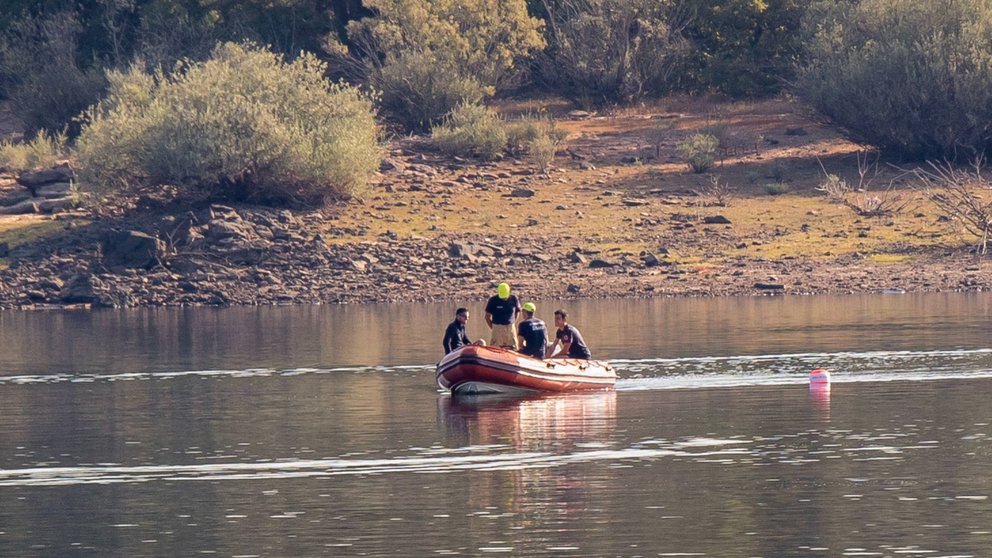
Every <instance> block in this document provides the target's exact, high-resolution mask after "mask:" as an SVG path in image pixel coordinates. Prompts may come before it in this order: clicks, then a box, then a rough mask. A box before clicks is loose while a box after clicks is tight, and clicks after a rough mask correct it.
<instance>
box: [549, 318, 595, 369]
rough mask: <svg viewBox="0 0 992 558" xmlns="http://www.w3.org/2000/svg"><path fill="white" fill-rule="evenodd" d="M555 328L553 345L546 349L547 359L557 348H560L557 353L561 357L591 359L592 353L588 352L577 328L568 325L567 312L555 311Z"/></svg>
mask: <svg viewBox="0 0 992 558" xmlns="http://www.w3.org/2000/svg"><path fill="white" fill-rule="evenodd" d="M555 327H556V328H558V331H556V332H555V343H554V344H553V345H551V347H549V348H548V355H547V356H548V358H550V357H552V356H553V355H554V354H555V349H557V348H558V347H559V346H560V347H561V348H560V349H559V351H558V352H559V354H560V355H561V356H563V357H568V358H582V359H586V360H589V359H591V358H592V353H590V352H589V347H587V346H586V342H585V340H584V339H582V334H581V333H579V330H578V328H576V327H575V326H573V325H571V324H569V323H568V312H566V311H564V310H555Z"/></svg>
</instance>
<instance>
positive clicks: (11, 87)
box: [0, 12, 106, 135]
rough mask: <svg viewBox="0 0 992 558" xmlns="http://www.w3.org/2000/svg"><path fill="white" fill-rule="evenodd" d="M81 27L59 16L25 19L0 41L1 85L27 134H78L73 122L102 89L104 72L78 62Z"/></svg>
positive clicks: (69, 17) (64, 15) (66, 15)
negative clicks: (50, 131)
mask: <svg viewBox="0 0 992 558" xmlns="http://www.w3.org/2000/svg"><path fill="white" fill-rule="evenodd" d="M81 32H82V26H81V24H80V23H79V20H78V19H77V18H76V16H75V15H73V14H72V13H69V12H60V13H56V14H53V15H51V16H46V17H27V18H25V19H21V20H18V21H17V22H15V23H14V24H13V25H12V26H11V27H10V28H9V29H7V31H6V32H5V33H4V34H3V35H2V36H0V86H2V88H3V93H4V94H5V95H6V96H7V97H8V98H9V99H10V100H11V102H12V103H13V105H14V108H15V110H17V113H18V116H19V117H20V118H21V119H22V120H23V121H24V123H25V125H26V126H27V127H28V129H29V130H63V129H65V128H66V126H67V125H68V126H69V131H70V133H71V134H73V135H74V134H75V133H76V132H77V131H78V129H77V127H76V124H75V123H74V122H73V118H75V117H76V116H77V115H79V114H80V113H81V112H82V111H83V110H85V109H86V107H87V106H89V105H91V104H93V103H95V102H96V101H97V100H98V99H99V98H100V95H101V94H103V91H104V90H105V88H106V80H105V79H104V76H103V71H102V70H100V69H99V68H96V67H89V68H86V67H83V66H81V65H80V64H79V62H78V60H77V46H78V37H79V35H80V33H81Z"/></svg>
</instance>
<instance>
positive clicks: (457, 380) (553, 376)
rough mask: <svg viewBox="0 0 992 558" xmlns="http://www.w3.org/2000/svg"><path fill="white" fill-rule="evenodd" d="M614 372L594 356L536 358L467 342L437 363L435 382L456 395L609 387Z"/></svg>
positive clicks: (614, 381) (612, 383)
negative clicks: (581, 357) (580, 357)
mask: <svg viewBox="0 0 992 558" xmlns="http://www.w3.org/2000/svg"><path fill="white" fill-rule="evenodd" d="M616 381H617V373H616V371H615V370H614V369H613V367H612V366H610V365H609V364H606V363H605V362H600V361H597V360H579V359H571V358H552V359H546V360H538V359H536V358H531V357H529V356H526V355H522V354H520V353H518V352H515V351H511V350H509V349H502V348H498V347H487V346H480V345H468V346H465V347H462V348H460V349H457V350H455V351H452V352H451V353H448V354H447V355H445V357H444V358H443V359H441V362H439V363H438V365H437V385H439V386H441V387H442V388H444V389H448V390H451V393H452V394H455V395H476V394H487V393H539V392H558V391H585V390H603V389H612V388H613V385H614V384H615V383H616Z"/></svg>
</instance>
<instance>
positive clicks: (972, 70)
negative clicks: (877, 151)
mask: <svg viewBox="0 0 992 558" xmlns="http://www.w3.org/2000/svg"><path fill="white" fill-rule="evenodd" d="M818 6H820V7H821V8H822V9H818V10H815V11H814V12H813V13H811V14H810V17H809V18H808V19H809V21H808V22H807V29H809V30H810V33H811V34H812V35H813V39H812V41H811V43H810V47H809V62H808V63H807V64H806V66H805V67H804V68H803V69H802V71H801V75H800V80H799V84H798V89H799V92H800V94H801V95H802V96H803V97H804V98H806V99H807V100H808V101H809V102H810V103H811V104H813V105H814V106H815V107H816V108H817V109H818V110H819V111H821V112H822V113H823V114H825V115H826V116H828V117H830V118H831V119H833V120H834V122H836V123H837V124H839V125H840V126H841V127H843V128H845V129H847V130H848V131H849V132H850V133H851V134H852V136H854V138H855V139H857V140H859V141H862V142H865V143H869V144H871V145H875V146H878V147H881V148H883V149H885V150H887V151H889V152H890V153H892V154H897V155H900V156H903V157H909V158H929V157H934V158H945V157H946V158H960V157H962V156H963V157H965V158H969V157H971V156H973V154H974V153H975V152H978V153H982V152H985V151H986V150H987V149H988V148H989V147H990V146H992V4H990V3H989V2H988V1H987V0H948V1H946V2H941V3H940V8H939V9H935V6H934V3H933V2H930V1H928V0H860V1H858V2H849V1H846V0H831V1H826V2H821V3H819V4H818Z"/></svg>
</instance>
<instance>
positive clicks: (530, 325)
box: [517, 302, 548, 359]
mask: <svg viewBox="0 0 992 558" xmlns="http://www.w3.org/2000/svg"><path fill="white" fill-rule="evenodd" d="M534 312H537V306H536V305H535V304H534V303H533V302H526V303H524V306H523V315H524V319H523V320H522V321H521V322H520V323H519V324H517V337H518V338H519V339H520V345H521V347H520V352H521V353H523V354H525V355H527V356H529V357H533V358H537V359H543V358H544V350H545V348H546V347H547V345H548V328H547V326H545V325H544V321H543V320H539V319H537V318H535V317H534Z"/></svg>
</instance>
